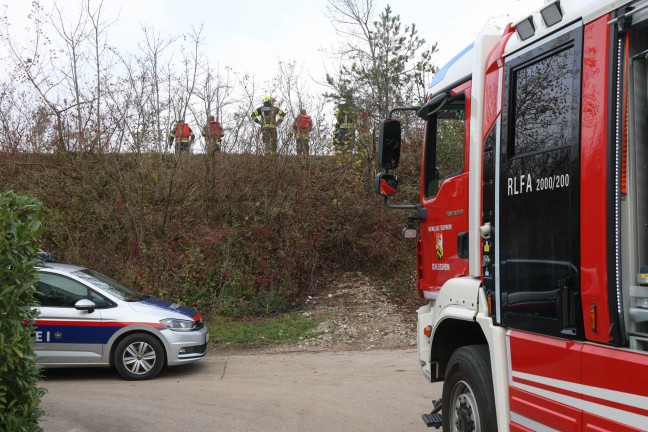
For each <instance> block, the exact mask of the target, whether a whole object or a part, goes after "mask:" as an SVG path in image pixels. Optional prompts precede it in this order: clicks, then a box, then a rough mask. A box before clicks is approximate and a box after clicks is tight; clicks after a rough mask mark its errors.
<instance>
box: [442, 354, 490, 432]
mask: <svg viewBox="0 0 648 432" xmlns="http://www.w3.org/2000/svg"><path fill="white" fill-rule="evenodd" d="M442 397H443V430H444V431H451V432H496V431H497V419H496V417H495V397H494V392H493V377H492V373H491V365H490V355H489V353H488V347H487V346H486V345H471V346H465V347H461V348H459V349H457V350H456V351H455V352H454V353H453V354H452V356H451V357H450V361H449V362H448V367H447V369H446V374H445V382H444V383H443V396H442Z"/></svg>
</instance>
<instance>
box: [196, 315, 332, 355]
mask: <svg viewBox="0 0 648 432" xmlns="http://www.w3.org/2000/svg"><path fill="white" fill-rule="evenodd" d="M321 322H322V319H321V318H306V317H303V316H300V315H296V314H285V315H279V316H276V317H271V318H263V319H252V320H233V319H226V318H223V317H215V318H212V319H210V320H208V321H207V326H208V327H209V334H210V343H212V344H216V345H218V346H232V347H234V346H246V345H276V344H281V343H289V342H297V341H299V340H303V339H311V338H314V337H317V336H318V333H317V332H316V331H315V329H316V328H317V326H318V325H319V324H320V323H321Z"/></svg>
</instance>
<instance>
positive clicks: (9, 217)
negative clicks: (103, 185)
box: [0, 192, 45, 431]
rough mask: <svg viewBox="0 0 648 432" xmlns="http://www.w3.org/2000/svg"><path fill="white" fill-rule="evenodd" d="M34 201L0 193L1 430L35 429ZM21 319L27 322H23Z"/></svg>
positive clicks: (36, 231) (37, 392)
mask: <svg viewBox="0 0 648 432" xmlns="http://www.w3.org/2000/svg"><path fill="white" fill-rule="evenodd" d="M39 213H40V203H39V202H38V201H37V200H34V199H31V198H28V197H24V196H19V195H16V194H15V193H13V192H5V193H3V194H1V195H0V227H1V229H0V233H1V235H0V317H1V319H0V425H2V427H4V430H7V431H40V430H42V429H41V428H40V427H39V426H38V419H39V417H40V416H41V415H42V411H41V410H40V408H39V405H40V397H41V396H42V395H43V394H44V392H45V390H44V389H41V388H38V380H39V377H40V369H39V368H38V366H36V361H35V356H34V350H33V346H32V341H31V336H30V334H31V333H32V331H33V328H32V326H31V325H29V323H31V322H32V321H33V319H34V317H35V315H34V311H33V310H32V309H31V308H29V305H30V304H34V302H35V301H34V283H35V282H36V280H37V274H36V271H35V270H34V265H35V263H36V262H35V257H36V253H37V251H38V248H37V246H36V237H37V236H38V234H39V233H40V232H41V225H40V222H39V221H38V216H39ZM25 323H27V324H28V325H25Z"/></svg>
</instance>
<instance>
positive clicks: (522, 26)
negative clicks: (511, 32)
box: [515, 15, 535, 40]
mask: <svg viewBox="0 0 648 432" xmlns="http://www.w3.org/2000/svg"><path fill="white" fill-rule="evenodd" d="M515 30H516V31H517V34H518V36H520V39H522V40H527V39H529V38H531V37H533V35H534V34H535V26H534V25H533V15H529V16H528V17H526V18H524V19H523V20H522V21H518V22H517V23H516V24H515Z"/></svg>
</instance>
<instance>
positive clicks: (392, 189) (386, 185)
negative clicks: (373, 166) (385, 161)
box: [375, 173, 398, 197]
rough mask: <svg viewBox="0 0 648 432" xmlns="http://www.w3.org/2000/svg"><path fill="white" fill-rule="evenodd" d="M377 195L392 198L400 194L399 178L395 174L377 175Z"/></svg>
mask: <svg viewBox="0 0 648 432" xmlns="http://www.w3.org/2000/svg"><path fill="white" fill-rule="evenodd" d="M375 187H376V193H377V194H378V195H382V196H386V197H390V196H394V195H396V194H397V193H398V177H397V176H396V175H394V174H385V173H380V174H378V175H376V183H375Z"/></svg>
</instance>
